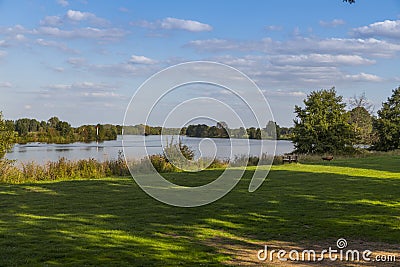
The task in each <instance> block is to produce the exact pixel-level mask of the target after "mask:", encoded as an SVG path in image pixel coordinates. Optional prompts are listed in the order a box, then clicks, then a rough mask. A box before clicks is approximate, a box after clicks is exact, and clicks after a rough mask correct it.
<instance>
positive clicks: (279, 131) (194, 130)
mask: <svg viewBox="0 0 400 267" xmlns="http://www.w3.org/2000/svg"><path fill="white" fill-rule="evenodd" d="M292 131H293V128H287V127H280V126H279V125H278V124H277V123H276V122H274V121H269V122H268V123H267V125H266V126H265V128H255V127H250V128H247V129H246V128H244V127H240V128H236V129H231V128H229V127H228V124H227V123H225V122H218V123H217V124H216V125H215V126H208V125H206V124H197V125H189V126H188V127H187V128H184V129H183V134H184V135H186V136H189V137H203V138H204V137H208V138H246V139H247V138H248V139H259V140H260V139H290V137H291V134H292Z"/></svg>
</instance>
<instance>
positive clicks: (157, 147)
mask: <svg viewBox="0 0 400 267" xmlns="http://www.w3.org/2000/svg"><path fill="white" fill-rule="evenodd" d="M143 138H146V149H147V152H148V153H149V154H159V153H162V146H161V138H160V136H147V137H143V136H134V135H132V136H124V146H125V148H126V151H128V155H129V156H130V157H135V158H138V159H139V158H142V157H143V156H144V155H143V154H140V152H139V151H140V150H139V149H137V148H138V147H141V146H142V145H143V143H144V142H143ZM201 140H203V139H201V138H191V137H183V138H182V142H183V143H184V144H186V145H188V146H189V147H191V148H192V149H193V150H194V151H195V153H196V155H197V156H198V155H200V151H199V146H200V142H201ZM212 141H214V142H215V144H216V147H217V151H216V156H217V157H218V158H227V157H229V153H230V150H231V145H232V146H233V147H235V151H239V153H241V154H246V153H247V150H248V146H247V140H244V139H232V140H229V139H212ZM260 142H263V152H265V153H268V154H271V151H272V150H273V142H272V141H268V140H263V141H261V140H249V144H250V154H251V155H257V154H258V151H259V148H260ZM211 146H213V144H212V143H209V142H204V143H202V144H201V151H202V153H203V156H212V155H213V154H214V152H215V151H214V148H213V147H211ZM135 148H136V149H135ZM122 149H123V148H122V138H121V136H119V137H118V139H117V140H114V141H105V142H102V143H96V142H92V143H73V144H43V143H29V144H25V145H15V146H14V147H13V149H12V151H11V152H10V153H8V154H7V155H6V157H7V158H8V159H11V160H18V161H21V162H31V161H35V162H38V163H44V162H46V161H55V160H58V159H59V158H61V157H65V158H67V159H70V160H80V159H88V158H94V159H97V160H99V161H104V160H110V159H116V158H117V157H118V152H119V151H122ZM293 149H294V147H293V144H292V143H291V142H290V141H283V140H280V141H277V147H276V154H277V155H282V154H284V153H288V152H291V151H292V150H293ZM204 154H205V155H204ZM208 154H210V155H208Z"/></svg>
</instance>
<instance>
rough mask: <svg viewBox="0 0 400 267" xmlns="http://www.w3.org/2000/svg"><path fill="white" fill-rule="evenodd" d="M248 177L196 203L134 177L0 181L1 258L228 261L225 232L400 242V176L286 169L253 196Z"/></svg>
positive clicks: (281, 238) (98, 262) (229, 237)
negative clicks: (165, 197) (180, 201)
mask: <svg viewBox="0 0 400 267" xmlns="http://www.w3.org/2000/svg"><path fill="white" fill-rule="evenodd" d="M218 173H220V172H218V171H207V172H204V173H197V174H194V175H193V174H191V176H190V177H192V178H193V179H186V182H187V183H189V184H190V183H193V184H196V183H199V181H198V180H196V179H200V180H201V179H205V178H204V177H206V179H213V178H212V176H213V175H218ZM167 176H169V178H170V180H172V181H173V180H175V179H176V180H181V181H182V180H185V177H187V175H186V174H185V173H175V174H168V175H167ZM251 177H252V172H251V171H247V172H246V173H245V175H244V177H243V178H242V180H241V181H240V182H239V184H238V185H237V187H236V188H235V189H234V190H233V191H232V192H231V193H229V194H228V195H226V196H225V197H224V198H222V199H221V200H219V201H217V202H214V203H212V204H210V205H206V206H202V207H198V208H177V207H172V206H168V205H165V204H162V203H160V202H158V201H156V200H154V199H152V198H151V197H149V196H147V195H146V194H145V193H144V192H143V191H142V190H141V189H140V188H139V187H138V186H137V185H136V184H135V183H134V181H133V180H132V179H130V178H115V179H111V178H110V179H103V180H83V181H68V182H54V183H37V184H23V185H0V205H1V210H0V265H5V266H9V265H63V266H64V265H70V266H77V265H79V266H82V265H95V266H115V265H118V266H177V265H186V266H188V265H189V266H197V265H201V264H202V265H224V264H225V265H228V264H229V258H230V257H232V255H230V254H229V253H227V252H226V251H223V250H221V246H222V243H221V242H215V241H216V240H218V239H219V240H221V239H223V240H224V242H225V243H226V242H228V243H229V244H238V245H240V246H241V247H242V248H243V247H247V248H252V249H253V248H255V244H260V243H265V244H268V242H269V241H273V240H274V241H278V242H289V243H290V244H294V245H296V244H303V243H304V241H307V242H310V243H312V242H320V241H324V242H332V243H333V244H332V245H334V242H335V241H336V240H337V239H338V238H339V237H345V238H346V239H348V240H349V242H351V240H364V241H381V242H389V243H394V244H396V243H398V242H399V240H400V223H399V218H400V212H399V210H400V209H399V206H398V203H399V202H400V184H399V180H396V179H377V178H368V177H352V176H348V175H338V174H329V173H310V172H301V171H298V170H297V171H287V170H281V171H271V172H270V175H269V177H268V179H267V181H266V182H265V183H264V184H263V186H262V187H261V188H260V189H258V190H257V191H255V192H254V193H249V192H248V191H247V188H248V184H249V182H250V179H251ZM189 184H188V185H189ZM260 249H261V248H260ZM366 249H368V248H366ZM256 252H257V251H254V253H256ZM253 256H254V255H253Z"/></svg>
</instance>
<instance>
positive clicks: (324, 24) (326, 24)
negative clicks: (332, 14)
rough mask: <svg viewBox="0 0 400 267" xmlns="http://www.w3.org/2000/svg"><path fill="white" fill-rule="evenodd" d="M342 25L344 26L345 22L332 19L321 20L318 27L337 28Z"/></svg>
mask: <svg viewBox="0 0 400 267" xmlns="http://www.w3.org/2000/svg"><path fill="white" fill-rule="evenodd" d="M344 24H346V22H345V21H344V20H342V19H334V20H331V21H323V20H321V21H320V22H319V25H321V26H322V27H337V26H340V25H344Z"/></svg>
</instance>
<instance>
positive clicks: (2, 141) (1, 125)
mask: <svg viewBox="0 0 400 267" xmlns="http://www.w3.org/2000/svg"><path fill="white" fill-rule="evenodd" d="M14 141H15V134H14V131H13V129H10V127H9V125H7V123H6V122H5V121H4V120H3V114H2V112H1V111H0V160H1V159H2V158H3V157H4V156H5V154H6V153H7V152H8V151H9V150H10V149H11V147H12V145H13V144H14Z"/></svg>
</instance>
